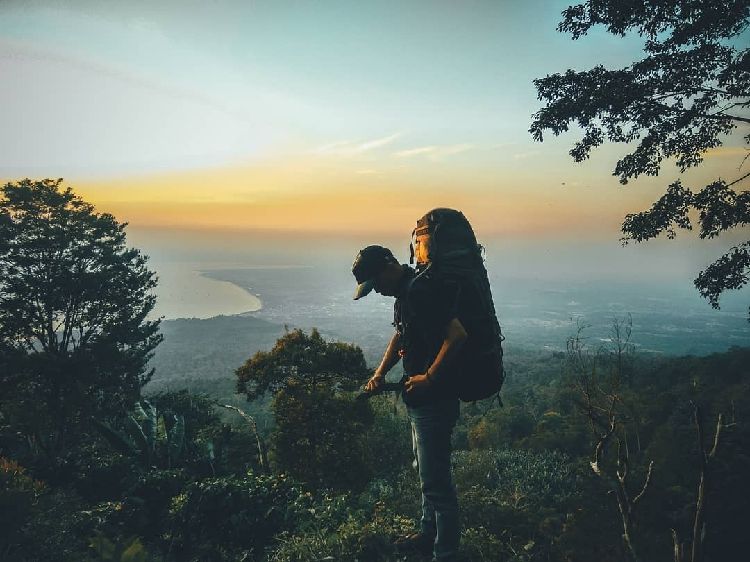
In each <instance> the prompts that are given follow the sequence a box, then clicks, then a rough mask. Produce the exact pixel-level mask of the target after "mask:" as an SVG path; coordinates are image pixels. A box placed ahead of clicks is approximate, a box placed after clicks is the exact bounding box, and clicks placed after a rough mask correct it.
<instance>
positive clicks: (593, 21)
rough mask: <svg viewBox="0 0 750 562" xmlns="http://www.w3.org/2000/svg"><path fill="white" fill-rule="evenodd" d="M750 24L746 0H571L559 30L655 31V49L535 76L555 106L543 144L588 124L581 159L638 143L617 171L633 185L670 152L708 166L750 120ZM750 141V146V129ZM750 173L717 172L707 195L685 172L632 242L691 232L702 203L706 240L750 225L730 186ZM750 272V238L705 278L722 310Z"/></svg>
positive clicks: (541, 119)
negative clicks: (726, 295)
mask: <svg viewBox="0 0 750 562" xmlns="http://www.w3.org/2000/svg"><path fill="white" fill-rule="evenodd" d="M749 25H750V5H748V3H747V2H746V1H745V0H720V1H712V2H694V1H691V0H668V1H662V0H648V1H646V2H625V3H624V2H620V1H618V0H605V1H598V0H586V2H584V3H582V4H579V5H575V6H571V7H569V8H568V9H566V10H565V11H564V12H563V21H562V22H561V23H560V25H559V26H558V30H559V31H563V32H568V33H570V34H571V35H572V37H573V39H579V38H581V37H583V36H584V35H586V34H587V33H588V32H589V30H591V29H592V28H594V27H595V26H603V27H605V28H606V29H607V31H608V32H609V33H612V34H614V35H617V36H625V35H626V34H628V33H637V34H638V35H639V36H641V37H643V38H644V40H645V42H644V53H645V57H644V58H643V59H642V60H639V61H636V62H634V63H633V64H631V65H629V66H627V67H625V68H620V69H613V70H610V69H606V68H604V67H603V66H601V65H599V66H596V67H594V68H593V69H591V70H586V71H581V72H576V71H573V70H568V71H566V72H565V73H564V74H552V75H548V76H546V77H544V78H539V79H537V80H534V85H535V86H536V88H537V92H538V95H539V99H540V100H542V101H544V102H545V103H546V105H545V107H543V108H541V109H540V110H539V111H538V112H537V113H536V114H535V115H534V120H533V123H532V124H531V128H530V129H529V132H530V133H531V134H532V135H533V136H534V138H535V139H536V140H538V141H541V140H542V139H543V133H544V131H546V130H549V131H551V132H552V133H553V134H554V135H559V134H561V133H563V132H566V131H568V129H569V128H570V126H571V125H577V126H578V127H580V128H581V129H582V130H583V137H582V139H581V140H580V141H579V142H577V143H576V144H575V146H574V147H573V148H572V149H571V150H570V154H571V156H572V157H573V158H574V160H575V161H576V162H581V161H583V160H585V159H587V158H588V157H589V155H590V153H591V150H592V149H593V148H595V147H597V146H600V145H602V144H604V143H605V142H607V141H609V142H618V143H620V142H621V143H637V146H636V147H635V149H634V150H633V151H632V152H631V153H629V154H627V155H626V156H624V157H623V158H621V159H620V160H619V161H618V162H617V165H616V166H615V169H614V175H617V176H619V178H620V182H621V183H623V184H625V183H627V182H628V180H630V179H633V178H637V177H638V176H639V175H641V174H646V175H650V176H655V175H658V173H659V171H660V168H661V164H662V161H663V160H664V159H669V158H671V159H674V161H675V164H676V165H677V167H678V168H679V169H680V172H684V171H685V170H687V169H688V168H691V167H695V166H698V165H700V164H701V163H702V162H703V155H704V154H705V153H706V151H708V150H709V149H713V148H717V147H720V146H722V144H723V140H722V138H723V137H725V136H726V135H729V134H730V133H732V132H733V131H734V130H735V129H736V128H737V127H738V124H742V125H745V124H747V123H750V117H748V115H747V107H748V105H750V94H749V93H750V72H749V71H748V67H749V66H748V63H749V62H750V49H748V48H747V46H745V47H744V48H743V47H742V45H743V44H744V43H743V42H742V38H743V36H744V34H745V32H746V31H747V29H748V26H749ZM744 138H745V142H746V143H747V144H750V134H749V135H746V136H745V137H744ZM631 146H632V145H631ZM749 176H750V174H747V173H746V174H744V175H743V176H741V177H740V178H738V179H737V180H735V181H733V182H731V183H727V182H726V181H724V180H722V179H717V180H715V181H713V182H711V183H710V184H708V185H707V186H705V187H704V188H702V189H701V190H700V191H699V192H697V193H693V191H692V190H691V189H689V188H687V187H684V186H683V185H682V184H681V182H680V181H679V180H678V181H676V182H674V183H672V184H671V185H670V186H669V188H668V190H667V192H666V194H665V195H664V196H662V197H661V198H660V199H659V200H658V201H656V202H655V203H654V204H653V206H652V207H651V209H649V210H647V211H644V212H641V213H637V214H629V215H627V216H626V217H625V221H624V222H623V225H622V231H623V233H624V235H625V236H624V238H623V242H624V243H627V242H628V241H631V240H635V241H637V242H640V241H643V240H648V239H650V238H654V237H656V236H658V235H659V234H661V233H662V232H666V234H667V236H668V237H669V238H674V236H675V235H676V232H675V228H683V229H691V222H690V217H689V212H690V210H691V209H695V210H696V211H697V212H698V213H699V220H700V237H701V238H713V237H715V236H718V235H719V234H720V233H722V232H724V231H726V230H729V229H731V228H733V227H742V226H747V225H748V224H750V192H748V191H743V192H739V193H737V192H735V191H734V190H733V189H731V187H732V186H733V185H734V184H736V183H738V182H740V181H742V180H744V179H747V178H748V177H749ZM748 280H750V242H745V243H743V244H739V245H738V246H735V247H733V248H732V249H731V250H730V251H729V252H728V253H726V254H725V255H724V256H722V257H721V258H719V259H718V260H717V261H716V262H714V263H713V264H712V265H711V266H709V267H708V268H706V269H705V270H704V271H703V272H701V273H700V275H699V276H698V277H697V278H696V279H695V281H694V283H695V286H696V287H697V288H698V290H699V291H700V293H701V295H702V296H704V297H706V298H708V299H709V301H710V302H711V304H712V306H714V307H716V308H718V306H719V305H718V299H719V295H721V294H722V293H723V292H724V291H726V290H729V289H738V288H740V287H742V286H744V285H745V284H746V283H747V282H748ZM749 320H750V318H749Z"/></svg>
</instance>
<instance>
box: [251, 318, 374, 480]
mask: <svg viewBox="0 0 750 562" xmlns="http://www.w3.org/2000/svg"><path fill="white" fill-rule="evenodd" d="M368 374H369V372H368V369H367V365H366V363H365V359H364V356H363V355H362V350H361V349H360V348H359V347H357V346H354V345H351V344H347V343H341V342H327V341H326V340H325V339H323V337H322V336H321V335H320V333H319V332H318V331H317V330H316V329H313V330H312V331H311V333H310V334H309V335H308V334H306V333H305V332H303V331H302V330H299V329H298V330H293V331H291V332H287V333H286V334H285V335H284V336H283V337H281V338H280V339H279V340H278V341H277V342H276V345H274V347H273V349H272V350H271V351H270V352H266V351H259V352H257V353H256V354H255V355H254V356H253V357H251V358H250V359H248V360H247V362H246V363H245V364H244V365H243V366H242V367H240V368H239V369H237V390H238V392H242V393H245V394H246V395H247V398H248V400H253V399H255V398H258V397H260V396H262V395H263V394H264V393H266V392H271V393H273V394H274V399H273V402H272V408H273V412H274V419H275V423H276V427H275V429H274V432H273V435H272V438H271V453H272V460H273V461H274V462H275V464H276V466H277V467H278V468H279V469H280V470H282V471H285V472H288V473H289V474H291V475H292V476H294V477H295V478H298V479H299V480H302V481H304V482H306V483H307V484H309V485H311V486H313V487H316V488H331V489H337V490H351V489H356V488H358V487H360V486H361V485H363V484H365V483H366V482H367V481H368V479H369V476H370V473H371V469H370V463H369V462H367V460H368V459H367V451H366V442H365V439H364V434H365V429H366V428H367V427H368V426H369V425H371V424H372V418H373V413H372V409H371V407H370V404H369V403H367V401H356V400H354V399H353V398H352V397H351V396H346V395H344V394H343V393H342V392H341V391H350V390H354V389H355V388H357V387H359V386H361V385H362V383H363V382H364V381H365V380H366V378H367V376H368Z"/></svg>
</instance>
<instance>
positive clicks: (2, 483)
mask: <svg viewBox="0 0 750 562" xmlns="http://www.w3.org/2000/svg"><path fill="white" fill-rule="evenodd" d="M43 489H44V484H42V483H41V482H39V481H36V480H34V479H33V478H31V477H30V476H28V475H27V474H26V469H25V468H24V467H22V466H20V465H19V464H18V463H17V462H15V461H13V460H10V459H6V458H5V457H0V529H2V530H3V532H2V533H0V554H2V553H3V552H8V551H9V550H10V549H11V548H12V547H13V545H14V544H16V543H17V542H18V541H19V540H20V531H21V529H22V528H23V526H24V525H25V524H27V522H28V519H29V517H30V515H31V512H32V508H33V506H34V504H35V502H36V500H37V498H38V496H39V494H40V493H41V492H42V490H43Z"/></svg>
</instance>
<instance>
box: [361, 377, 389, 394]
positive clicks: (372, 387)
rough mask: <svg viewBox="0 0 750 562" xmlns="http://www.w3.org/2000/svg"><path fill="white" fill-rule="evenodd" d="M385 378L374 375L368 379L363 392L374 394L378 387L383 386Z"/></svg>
mask: <svg viewBox="0 0 750 562" xmlns="http://www.w3.org/2000/svg"><path fill="white" fill-rule="evenodd" d="M384 379H385V377H384V376H383V375H381V374H379V373H375V374H374V375H372V377H370V380H369V381H367V384H366V385H365V391H366V392H375V391H377V390H378V388H380V385H381V384H383V380H384Z"/></svg>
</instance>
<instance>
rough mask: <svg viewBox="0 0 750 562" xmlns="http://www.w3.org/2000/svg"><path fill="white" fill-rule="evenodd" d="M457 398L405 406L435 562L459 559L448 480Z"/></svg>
mask: <svg viewBox="0 0 750 562" xmlns="http://www.w3.org/2000/svg"><path fill="white" fill-rule="evenodd" d="M459 409H460V407H459V403H458V398H451V399H447V400H439V401H435V402H432V403H429V404H423V405H420V406H407V412H408V414H409V420H410V421H411V437H412V446H413V448H414V457H415V461H414V465H415V467H416V468H417V469H418V470H419V482H420V485H421V488H422V519H421V521H420V530H421V532H422V533H424V534H427V535H431V536H435V547H434V555H435V558H434V560H438V561H449V560H453V559H454V558H455V557H456V556H457V555H458V545H459V541H460V536H461V532H460V529H459V524H458V500H457V499H456V487H455V486H454V485H453V479H452V478H451V434H452V433H453V428H454V426H455V425H456V420H457V419H458V414H459Z"/></svg>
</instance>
